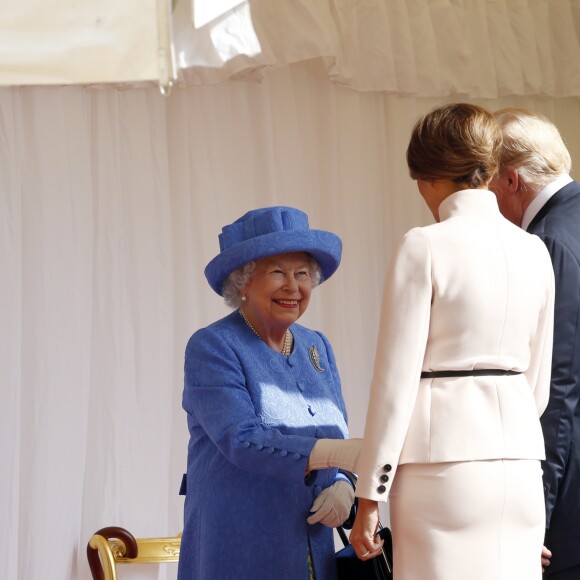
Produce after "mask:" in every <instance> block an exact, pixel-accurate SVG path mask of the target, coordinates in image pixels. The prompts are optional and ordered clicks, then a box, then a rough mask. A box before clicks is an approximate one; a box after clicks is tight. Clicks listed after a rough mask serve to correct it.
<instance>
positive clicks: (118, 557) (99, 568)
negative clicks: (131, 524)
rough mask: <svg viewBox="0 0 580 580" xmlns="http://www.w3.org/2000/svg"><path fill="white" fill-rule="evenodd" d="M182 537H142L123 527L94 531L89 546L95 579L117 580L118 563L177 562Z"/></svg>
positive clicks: (90, 562) (88, 556) (92, 572)
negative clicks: (136, 537) (137, 536)
mask: <svg viewBox="0 0 580 580" xmlns="http://www.w3.org/2000/svg"><path fill="white" fill-rule="evenodd" d="M180 547H181V534H179V535H178V536H175V537H170V538H139V539H135V537H134V536H133V534H131V533H130V532H128V531H127V530H126V529H124V528H119V527H116V526H111V527H108V528H102V529H101V530H99V531H98V532H95V533H94V534H93V535H92V536H91V539H90V540H89V543H88V544H87V559H88V561H89V567H90V569H91V574H92V576H93V580H117V564H161V563H167V562H177V561H178V560H179V549H180Z"/></svg>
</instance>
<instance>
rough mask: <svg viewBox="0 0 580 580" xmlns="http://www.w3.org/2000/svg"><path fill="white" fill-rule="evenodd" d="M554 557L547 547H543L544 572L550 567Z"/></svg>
mask: <svg viewBox="0 0 580 580" xmlns="http://www.w3.org/2000/svg"><path fill="white" fill-rule="evenodd" d="M551 557H552V552H550V550H548V548H546V546H542V572H545V571H546V566H549V565H550V558H551Z"/></svg>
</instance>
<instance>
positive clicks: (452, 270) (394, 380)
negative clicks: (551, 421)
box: [357, 190, 554, 501]
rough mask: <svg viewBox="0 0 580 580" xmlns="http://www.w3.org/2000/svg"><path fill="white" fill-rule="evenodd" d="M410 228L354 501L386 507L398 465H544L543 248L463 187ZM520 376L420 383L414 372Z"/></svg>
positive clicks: (386, 313) (393, 285) (395, 275)
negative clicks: (435, 218) (428, 221)
mask: <svg viewBox="0 0 580 580" xmlns="http://www.w3.org/2000/svg"><path fill="white" fill-rule="evenodd" d="M439 215H440V219H441V221H440V223H437V224H433V225H430V226H427V227H423V228H415V229H412V230H411V231H409V232H408V233H407V234H406V235H405V237H404V238H403V240H402V242H401V243H400V245H399V247H398V249H397V251H396V253H395V256H394V258H393V260H392V263H391V266H390V269H389V272H388V274H387V278H386V282H385V288H384V295H383V304H382V311H381V320H380V331H379V337H378V343H377V351H376V358H375V368H374V375H373V380H372V386H371V395H370V401H369V408H368V412H367V419H366V425H365V435H364V443H363V446H362V451H361V455H360V458H359V463H358V466H357V467H358V473H359V481H358V484H357V495H358V496H360V497H366V498H369V499H374V500H382V501H386V499H387V496H388V492H389V489H390V486H391V485H392V482H393V478H394V477H396V471H397V466H398V465H400V464H403V463H439V462H449V461H470V460H483V459H499V458H513V459H518V458H521V459H543V458H544V444H543V438H542V431H541V428H540V422H539V419H538V418H539V416H540V415H541V413H542V412H543V410H544V408H545V407H546V405H547V401H548V395H549V388H550V371H551V367H550V363H551V355H552V326H553V316H554V274H553V270H552V265H551V261H550V256H549V254H548V252H547V250H546V247H545V245H544V244H543V243H542V241H541V240H540V239H539V238H537V237H535V236H532V235H530V234H528V233H526V232H524V231H523V230H521V229H520V228H518V227H516V226H514V225H513V224H511V223H510V222H509V221H507V220H506V219H505V218H503V217H502V215H501V214H500V213H499V210H498V206H497V201H496V198H495V196H494V194H493V193H491V192H489V191H487V190H463V191H459V192H456V193H454V194H453V195H451V196H449V197H448V198H446V199H445V200H444V201H443V203H442V204H441V206H440V207H439ZM485 368H493V369H510V370H515V371H521V372H522V374H521V375H513V376H485V377H464V378H438V379H421V378H420V373H421V371H429V370H467V369H485Z"/></svg>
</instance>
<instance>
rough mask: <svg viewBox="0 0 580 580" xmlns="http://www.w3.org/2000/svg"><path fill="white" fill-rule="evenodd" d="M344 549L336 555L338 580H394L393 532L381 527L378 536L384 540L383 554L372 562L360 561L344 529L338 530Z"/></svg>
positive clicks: (371, 560) (372, 559)
mask: <svg viewBox="0 0 580 580" xmlns="http://www.w3.org/2000/svg"><path fill="white" fill-rule="evenodd" d="M336 531H337V532H338V535H339V536H340V539H341V540H342V543H343V544H344V548H342V549H341V550H339V551H338V552H337V553H336V568H337V570H338V580H392V578H393V540H392V537H391V530H390V529H389V528H384V527H382V526H381V522H380V521H379V531H378V535H379V536H380V537H381V538H382V539H383V542H384V543H383V553H382V554H379V555H378V556H377V557H376V558H371V559H370V560H360V559H359V557H358V556H357V555H356V553H355V551H354V548H353V547H352V546H351V544H350V542H349V540H348V537H347V535H346V533H345V531H344V529H343V528H342V526H339V527H338V528H336Z"/></svg>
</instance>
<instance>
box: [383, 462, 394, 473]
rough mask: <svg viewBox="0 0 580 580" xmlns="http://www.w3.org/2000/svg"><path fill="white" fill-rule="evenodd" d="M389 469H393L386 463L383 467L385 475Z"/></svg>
mask: <svg viewBox="0 0 580 580" xmlns="http://www.w3.org/2000/svg"><path fill="white" fill-rule="evenodd" d="M391 469H393V468H392V467H391V466H390V465H389V464H388V463H387V464H386V465H384V466H383V471H386V472H387V473H388V472H389V471H391Z"/></svg>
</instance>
